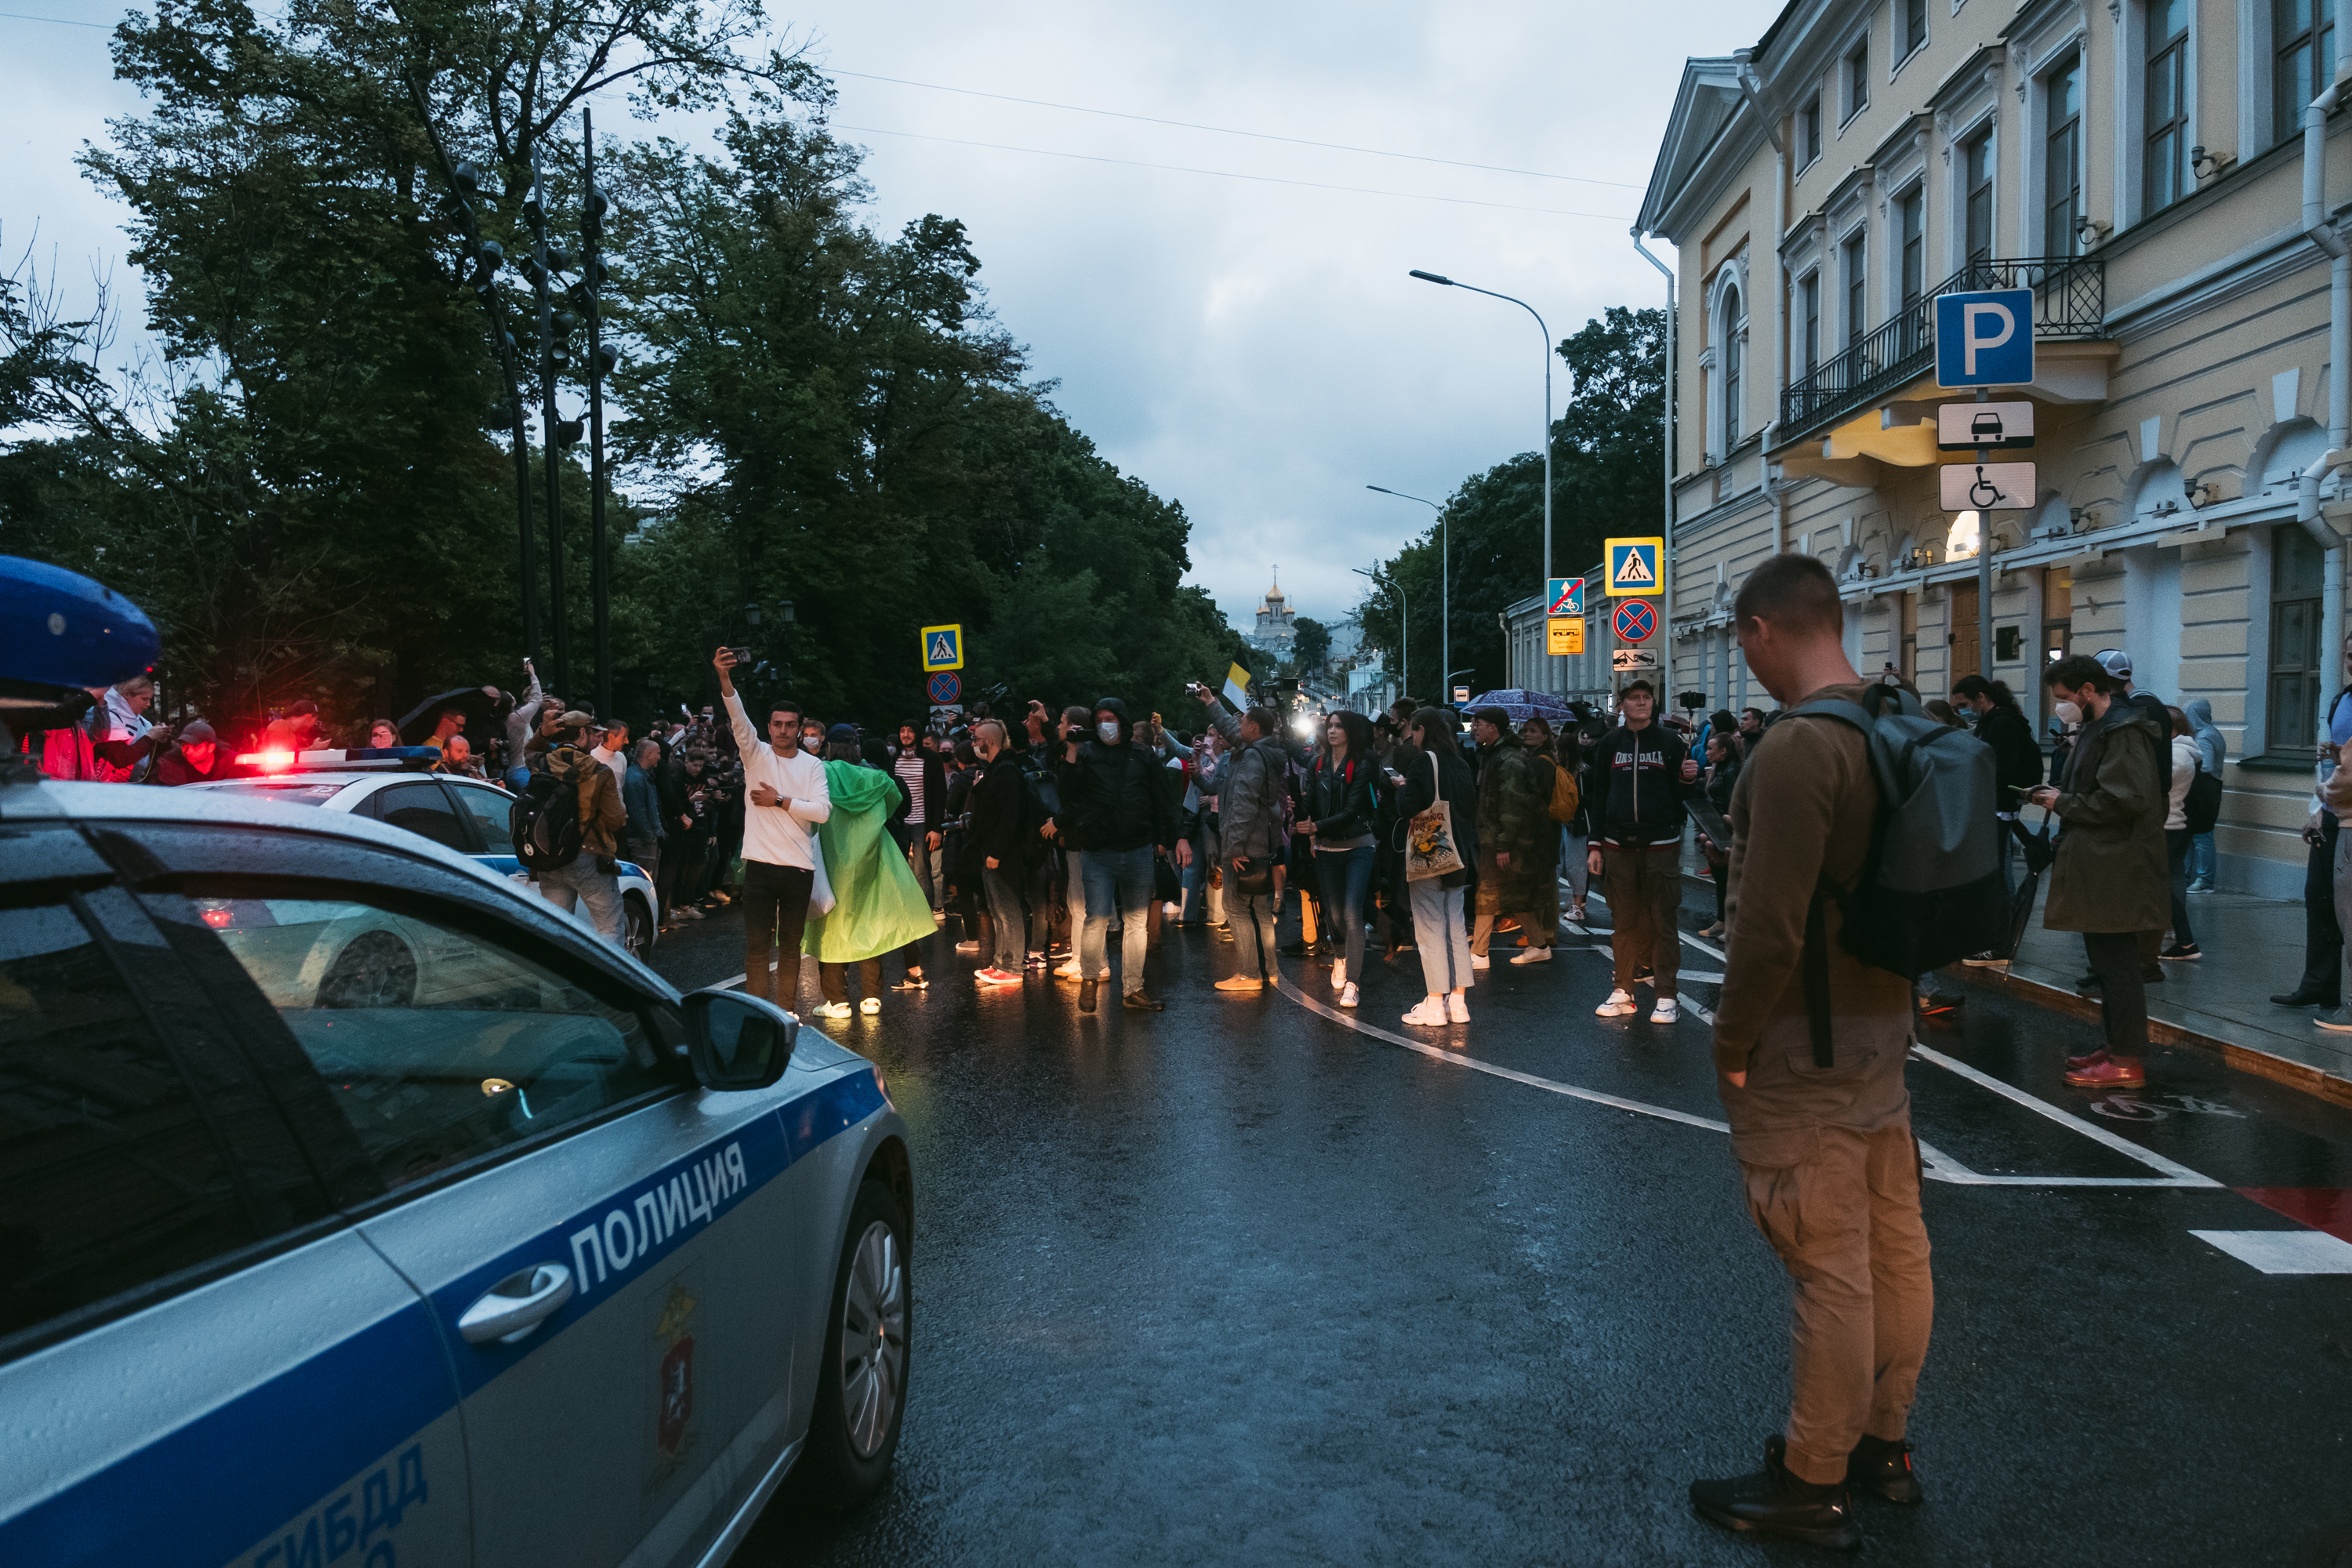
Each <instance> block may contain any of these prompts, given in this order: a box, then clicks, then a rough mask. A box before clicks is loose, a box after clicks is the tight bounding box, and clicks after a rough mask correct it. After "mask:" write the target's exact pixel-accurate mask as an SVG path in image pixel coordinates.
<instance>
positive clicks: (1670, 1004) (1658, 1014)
mask: <svg viewBox="0 0 2352 1568" xmlns="http://www.w3.org/2000/svg"><path fill="white" fill-rule="evenodd" d="M1626 1011H1627V1012H1629V1013H1630V1012H1632V1011H1633V1009H1632V1008H1631V1007H1630V1006H1629V1007H1627V1008H1626ZM1682 1016H1683V1010H1682V1005H1681V1004H1680V1003H1677V1002H1676V1001H1675V999H1674V998H1673V997H1671V996H1661V997H1659V998H1658V1005H1656V1006H1654V1007H1653V1008H1651V1009H1650V1022H1652V1023H1653V1024H1672V1023H1675V1022H1676V1021H1677V1020H1679V1019H1680V1018H1681V1017H1682Z"/></svg>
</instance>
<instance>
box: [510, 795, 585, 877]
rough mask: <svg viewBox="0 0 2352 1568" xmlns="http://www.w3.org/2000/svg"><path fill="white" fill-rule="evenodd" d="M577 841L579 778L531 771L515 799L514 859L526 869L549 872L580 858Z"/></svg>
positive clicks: (579, 833)
mask: <svg viewBox="0 0 2352 1568" xmlns="http://www.w3.org/2000/svg"><path fill="white" fill-rule="evenodd" d="M581 842H582V837H581V831H580V784H579V781H578V780H577V779H559V778H557V777H555V776H554V775H553V774H552V773H533V774H531V775H530V783H529V784H525V785H524V786H523V791H522V795H521V796H520V798H518V799H517V800H516V802H515V809H514V852H515V858H516V859H518V860H520V861H521V862H522V865H523V869H524V870H526V871H531V872H540V871H553V870H557V869H559V868H562V867H565V866H569V865H571V864H572V862H573V861H574V860H577V859H578V858H580V847H581Z"/></svg>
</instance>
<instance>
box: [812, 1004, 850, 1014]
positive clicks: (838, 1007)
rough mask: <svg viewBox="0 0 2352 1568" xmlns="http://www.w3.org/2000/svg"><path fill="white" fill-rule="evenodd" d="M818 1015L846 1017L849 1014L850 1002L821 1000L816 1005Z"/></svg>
mask: <svg viewBox="0 0 2352 1568" xmlns="http://www.w3.org/2000/svg"><path fill="white" fill-rule="evenodd" d="M816 1016H818V1017H820V1018H846V1017H848V1016H849V1004H848V1003H846V1002H820V1003H818V1004H817V1005H816Z"/></svg>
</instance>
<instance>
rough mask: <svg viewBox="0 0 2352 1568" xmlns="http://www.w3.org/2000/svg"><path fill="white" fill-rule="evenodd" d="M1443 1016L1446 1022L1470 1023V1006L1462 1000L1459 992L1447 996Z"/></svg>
mask: <svg viewBox="0 0 2352 1568" xmlns="http://www.w3.org/2000/svg"><path fill="white" fill-rule="evenodd" d="M1445 1016H1446V1019H1447V1021H1449V1022H1451V1023H1455V1024H1466V1023H1468V1022H1469V1021H1470V1004H1469V1003H1467V1002H1465V1001H1464V1000H1463V999H1462V995H1461V994H1460V993H1459V992H1449V993H1448V994H1447V995H1446V998H1445Z"/></svg>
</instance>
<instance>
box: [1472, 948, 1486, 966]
mask: <svg viewBox="0 0 2352 1568" xmlns="http://www.w3.org/2000/svg"><path fill="white" fill-rule="evenodd" d="M1470 967H1471V968H1473V969H1484V968H1486V959H1485V957H1483V956H1482V955H1480V954H1478V953H1475V952H1474V953H1472V954H1471V955H1470Z"/></svg>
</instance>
